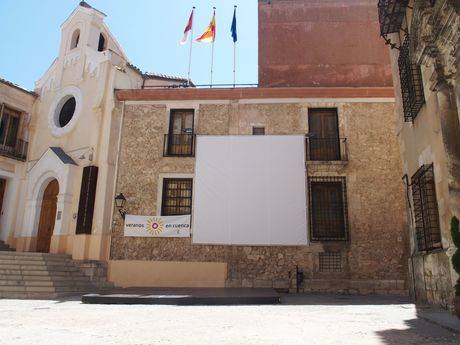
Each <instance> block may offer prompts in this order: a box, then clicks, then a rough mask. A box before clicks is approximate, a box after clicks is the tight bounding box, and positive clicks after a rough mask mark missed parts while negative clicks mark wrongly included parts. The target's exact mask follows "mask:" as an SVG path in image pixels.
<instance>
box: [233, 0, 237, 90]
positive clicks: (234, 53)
mask: <svg viewBox="0 0 460 345" xmlns="http://www.w3.org/2000/svg"><path fill="white" fill-rule="evenodd" d="M236 7H237V6H236V5H235V6H234V13H233V20H236V19H235V18H236ZM235 30H236V27H235ZM235 32H236V31H235ZM232 36H233V22H232ZM235 86H236V41H235V38H234V37H233V87H235Z"/></svg>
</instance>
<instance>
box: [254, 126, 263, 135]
mask: <svg viewBox="0 0 460 345" xmlns="http://www.w3.org/2000/svg"><path fill="white" fill-rule="evenodd" d="M252 135H265V127H252Z"/></svg>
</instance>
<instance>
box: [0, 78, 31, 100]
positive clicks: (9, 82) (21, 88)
mask: <svg viewBox="0 0 460 345" xmlns="http://www.w3.org/2000/svg"><path fill="white" fill-rule="evenodd" d="M0 83H2V84H5V85H8V86H11V87H14V88H15V89H18V90H20V91H23V92H26V93H28V94H29V95H32V96H35V97H37V96H38V95H37V94H36V93H35V92H33V91H30V90H27V89H25V88H23V87H21V86H19V85H17V84H15V83H12V82H11V81H8V80H6V79H3V78H0Z"/></svg>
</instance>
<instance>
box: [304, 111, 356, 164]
mask: <svg viewBox="0 0 460 345" xmlns="http://www.w3.org/2000/svg"><path fill="white" fill-rule="evenodd" d="M306 140H307V141H306V146H307V147H306V148H307V149H306V151H307V160H309V161H341V160H346V159H347V157H346V156H347V155H346V139H343V138H340V137H339V121H338V114H337V109H336V108H313V109H309V110H308V135H307V139H306Z"/></svg>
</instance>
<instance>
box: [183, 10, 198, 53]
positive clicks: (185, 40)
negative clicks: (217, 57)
mask: <svg viewBox="0 0 460 345" xmlns="http://www.w3.org/2000/svg"><path fill="white" fill-rule="evenodd" d="M194 8H195V7H194ZM192 27H193V10H192V13H190V18H189V19H188V23H187V25H186V26H185V29H184V36H183V37H182V39H181V40H180V45H181V46H183V45H184V44H186V43H187V38H188V34H189V32H190V31H192Z"/></svg>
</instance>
